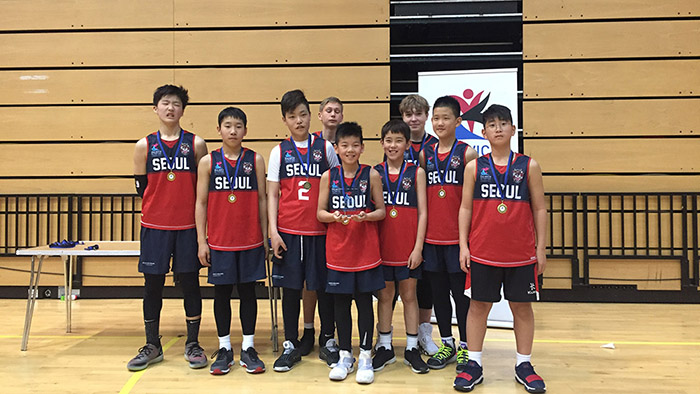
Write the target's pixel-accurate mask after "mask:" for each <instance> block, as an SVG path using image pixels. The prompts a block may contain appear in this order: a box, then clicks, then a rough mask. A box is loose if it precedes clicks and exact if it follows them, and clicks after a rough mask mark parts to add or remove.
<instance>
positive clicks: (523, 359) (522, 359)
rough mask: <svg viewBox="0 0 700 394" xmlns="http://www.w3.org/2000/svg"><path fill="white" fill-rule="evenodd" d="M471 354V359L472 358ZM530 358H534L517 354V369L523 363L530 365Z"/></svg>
mask: <svg viewBox="0 0 700 394" xmlns="http://www.w3.org/2000/svg"><path fill="white" fill-rule="evenodd" d="M471 355H472V354H471V353H469V358H471ZM530 357H532V354H520V353H518V352H515V366H516V367H517V366H518V365H520V364H522V363H526V362H527V363H529V362H530Z"/></svg>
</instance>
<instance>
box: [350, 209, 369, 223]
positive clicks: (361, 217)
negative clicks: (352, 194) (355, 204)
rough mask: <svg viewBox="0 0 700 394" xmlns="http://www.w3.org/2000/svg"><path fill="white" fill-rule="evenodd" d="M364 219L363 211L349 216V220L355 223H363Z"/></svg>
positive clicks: (365, 216) (365, 215)
mask: <svg viewBox="0 0 700 394" xmlns="http://www.w3.org/2000/svg"><path fill="white" fill-rule="evenodd" d="M366 218H367V214H366V213H365V211H360V213H358V214H355V215H352V216H350V219H352V220H354V221H356V222H364V221H365V219H366Z"/></svg>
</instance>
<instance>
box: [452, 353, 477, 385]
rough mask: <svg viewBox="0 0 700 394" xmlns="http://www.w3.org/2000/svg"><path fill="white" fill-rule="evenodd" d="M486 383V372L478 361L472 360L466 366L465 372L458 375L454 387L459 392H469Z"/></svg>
mask: <svg viewBox="0 0 700 394" xmlns="http://www.w3.org/2000/svg"><path fill="white" fill-rule="evenodd" d="M483 381H484V372H483V369H482V368H481V365H479V364H478V363H477V362H476V361H474V360H471V361H469V362H467V364H466V365H465V366H464V370H463V371H462V372H460V373H458V374H457V377H456V378H455V382H454V384H453V385H452V387H454V388H455V390H457V391H464V392H469V391H472V390H474V386H476V385H477V384H479V383H481V382H483Z"/></svg>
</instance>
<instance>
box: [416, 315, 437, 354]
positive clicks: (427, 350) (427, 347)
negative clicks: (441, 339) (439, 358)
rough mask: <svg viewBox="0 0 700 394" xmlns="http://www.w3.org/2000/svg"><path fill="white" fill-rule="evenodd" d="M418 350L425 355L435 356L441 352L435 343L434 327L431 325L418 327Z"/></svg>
mask: <svg viewBox="0 0 700 394" xmlns="http://www.w3.org/2000/svg"><path fill="white" fill-rule="evenodd" d="M418 348H419V349H420V351H421V352H423V354H425V355H428V356H434V355H435V353H437V352H438V350H440V348H438V346H437V345H436V344H435V342H433V325H432V324H430V323H421V324H420V325H419V326H418Z"/></svg>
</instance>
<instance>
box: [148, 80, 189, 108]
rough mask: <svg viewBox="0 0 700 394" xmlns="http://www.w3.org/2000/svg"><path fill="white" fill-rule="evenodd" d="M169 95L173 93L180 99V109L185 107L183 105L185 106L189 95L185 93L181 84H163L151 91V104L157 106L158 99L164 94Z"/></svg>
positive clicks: (185, 90)
mask: <svg viewBox="0 0 700 394" xmlns="http://www.w3.org/2000/svg"><path fill="white" fill-rule="evenodd" d="M170 95H175V96H177V97H178V98H179V99H180V101H182V109H185V107H187V103H189V101H190V96H189V95H188V94H187V89H185V88H183V87H182V86H175V85H163V86H160V87H159V88H158V89H156V91H155V92H153V106H154V107H157V106H158V102H159V101H160V99H162V98H163V97H164V96H170Z"/></svg>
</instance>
